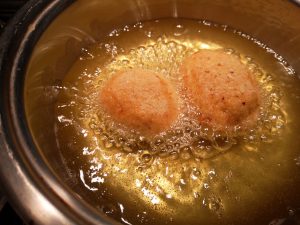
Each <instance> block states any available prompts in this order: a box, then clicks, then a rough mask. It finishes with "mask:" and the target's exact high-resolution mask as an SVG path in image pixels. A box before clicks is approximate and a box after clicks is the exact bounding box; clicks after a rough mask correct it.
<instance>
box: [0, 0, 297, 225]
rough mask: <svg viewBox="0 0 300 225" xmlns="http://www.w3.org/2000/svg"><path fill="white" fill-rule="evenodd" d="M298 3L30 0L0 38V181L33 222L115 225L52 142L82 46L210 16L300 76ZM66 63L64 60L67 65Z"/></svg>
mask: <svg viewBox="0 0 300 225" xmlns="http://www.w3.org/2000/svg"><path fill="white" fill-rule="evenodd" d="M297 4H299V1H282V0H255V1H254V0H253V1H242V0H230V1H223V0H214V1H211V0H160V1H157V0H101V1H100V0H89V1H86V0H77V1H74V0H39V1H37V0H32V1H30V2H28V3H27V4H26V6H25V7H24V8H23V9H22V10H21V11H20V12H19V13H18V14H17V15H16V17H15V18H14V19H13V20H12V21H11V23H10V25H9V26H8V27H7V29H6V31H5V32H4V34H3V35H2V37H1V40H0V73H1V77H0V85H1V87H0V91H1V95H0V99H1V100H0V103H1V105H0V116H1V120H0V146H1V151H0V178H1V183H2V184H3V187H2V188H3V191H4V192H5V195H6V196H7V198H8V200H9V201H10V202H11V203H12V204H13V206H14V207H15V208H16V210H17V211H18V212H19V213H20V214H21V215H22V217H23V218H24V220H25V221H26V222H27V223H28V224H114V223H115V222H114V221H112V220H111V219H109V218H107V217H106V216H104V215H103V214H101V212H99V211H97V210H96V209H94V208H93V207H92V206H91V205H90V204H88V203H87V202H85V201H84V199H83V198H82V197H81V196H80V193H81V190H80V187H78V186H76V181H74V179H73V178H72V177H71V175H70V174H68V173H67V170H66V168H65V167H64V163H63V158H62V157H61V156H60V154H59V151H57V146H56V144H55V140H54V131H53V129H52V127H53V121H54V118H53V116H54V114H53V104H54V102H55V98H56V96H55V95H53V96H51V97H50V98H49V95H48V96H47V97H45V96H46V95H47V90H49V88H50V89H51V88H53V87H54V86H55V82H56V80H59V79H62V78H63V76H64V74H65V72H66V71H67V70H68V68H69V67H70V65H71V64H72V63H73V62H74V60H75V59H76V58H77V57H78V54H79V52H80V48H82V47H84V46H85V45H88V44H90V43H93V42H96V41H97V40H98V39H100V38H101V37H102V36H103V35H104V34H105V33H107V32H108V31H110V30H112V29H113V28H114V27H116V26H118V27H119V26H122V25H125V24H132V23H135V22H137V21H143V20H151V19H158V18H166V17H183V18H191V19H207V20H210V21H214V22H217V23H222V24H227V25H230V26H232V27H234V28H237V29H239V30H242V31H244V32H245V33H248V34H250V35H251V36H253V37H255V38H257V39H259V40H261V41H262V42H263V43H266V44H267V45H269V46H270V47H271V48H272V49H274V50H275V51H276V52H278V53H279V54H281V55H282V56H283V57H284V58H285V59H287V61H288V62H289V63H290V64H291V66H292V67H293V68H294V69H295V70H296V71H300V7H298V6H297ZM62 59H64V60H63V63H62Z"/></svg>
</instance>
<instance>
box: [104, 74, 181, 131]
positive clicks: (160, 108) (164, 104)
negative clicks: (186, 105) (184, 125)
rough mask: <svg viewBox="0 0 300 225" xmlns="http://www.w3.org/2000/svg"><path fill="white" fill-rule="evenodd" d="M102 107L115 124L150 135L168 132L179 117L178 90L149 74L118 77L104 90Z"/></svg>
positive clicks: (166, 81)
mask: <svg viewBox="0 0 300 225" xmlns="http://www.w3.org/2000/svg"><path fill="white" fill-rule="evenodd" d="M100 103H101V105H102V106H103V108H104V110H105V111H106V112H107V113H108V114H109V115H111V117H112V118H113V119H114V120H115V121H117V122H119V123H122V124H124V125H126V126H128V127H130V128H134V129H136V130H138V131H140V132H142V133H144V134H148V135H153V134H156V133H159V132H161V131H164V130H166V129H168V128H169V127H170V126H171V124H172V123H173V122H174V120H175V119H176V118H177V116H178V102H177V97H176V92H175V90H174V88H173V87H172V85H171V84H170V82H169V81H168V80H166V79H164V78H163V77H162V76H160V75H158V74H156V73H154V72H151V71H148V70H142V69H131V70H126V71H120V72H118V73H116V74H115V75H114V76H113V77H112V78H111V79H109V80H108V81H107V82H106V83H105V85H104V87H103V88H102V89H101V92H100Z"/></svg>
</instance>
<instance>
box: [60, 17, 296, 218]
mask: <svg viewBox="0 0 300 225" xmlns="http://www.w3.org/2000/svg"><path fill="white" fill-rule="evenodd" d="M201 49H223V50H224V51H226V52H227V53H228V54H235V55H237V56H238V57H239V58H240V60H241V62H242V63H244V64H246V65H247V66H248V67H249V69H250V70H251V71H252V73H253V74H254V75H255V77H256V79H257V80H258V82H259V84H260V87H261V89H262V94H263V98H264V99H265V101H264V102H263V105H262V107H261V109H260V115H259V120H258V122H257V124H256V126H255V127H254V128H252V129H248V130H246V131H245V130H243V131H241V130H240V129H239V127H236V131H235V132H228V133H224V132H222V133H220V132H218V131H215V130H212V129H211V128H209V127H206V126H200V125H199V124H198V122H197V121H196V120H194V119H193V118H192V117H191V116H190V115H191V114H195V113H197V112H196V111H195V109H194V108H193V107H192V106H190V105H188V104H186V103H185V102H187V101H186V99H185V98H186V97H185V96H184V95H182V93H181V91H180V90H181V87H180V85H178V86H177V91H178V93H179V94H180V95H181V97H182V99H183V101H182V103H181V109H182V110H181V112H182V113H181V114H180V116H179V119H178V121H177V122H176V124H174V125H173V126H172V127H171V128H170V129H169V130H168V131H166V132H162V133H161V134H158V135H156V136H155V137H151V138H149V137H144V136H142V135H141V134H139V133H138V132H136V131H135V130H131V129H128V128H126V127H124V126H123V125H122V124H117V123H115V122H114V121H113V120H112V119H111V118H110V117H109V116H108V115H106V114H105V113H103V111H102V109H101V105H99V102H98V95H99V90H100V89H101V87H102V85H103V83H104V82H105V81H106V80H107V79H109V78H110V77H111V76H113V75H114V73H115V72H117V71H119V70H123V69H126V68H144V69H150V70H153V71H156V72H158V73H160V74H162V75H164V76H165V77H167V78H168V79H170V80H171V81H172V82H173V83H174V84H178V83H180V81H181V76H180V73H179V67H180V65H181V63H182V61H183V59H184V58H185V57H186V56H188V55H190V54H192V53H194V52H196V51H198V50H201ZM279 59H280V60H279ZM286 77H290V80H289V79H286ZM283 80H285V81H284V82H285V83H283V84H282V83H281V82H282V81H283ZM286 80H287V81H286ZM294 80H295V74H294V71H293V69H292V68H291V67H289V66H288V64H287V63H286V62H285V61H284V60H283V59H282V58H281V57H279V55H277V54H276V53H275V52H274V51H272V50H271V49H269V48H268V47H267V46H265V45H263V44H262V43H260V42H259V41H257V40H255V39H254V38H251V37H250V36H249V35H246V34H244V33H242V32H240V31H236V30H234V29H231V28H228V27H227V26H225V25H218V24H214V23H210V22H207V21H193V20H184V19H165V20H156V21H149V22H145V23H137V24H134V25H131V26H129V25H128V26H125V27H123V28H119V29H115V30H113V31H112V32H111V33H109V34H108V35H107V37H106V38H104V39H103V40H102V41H101V42H100V43H98V44H96V45H93V46H90V47H89V48H86V49H83V50H82V54H81V56H80V58H79V59H78V61H77V62H76V63H75V64H74V65H73V67H72V68H71V69H70V71H69V73H68V74H67V76H66V78H65V80H64V81H63V87H62V88H61V89H60V90H61V92H60V95H59V99H58V102H57V105H56V113H57V118H58V120H57V124H56V130H57V132H56V134H57V142H58V143H59V145H60V147H61V152H62V154H63V155H64V157H65V158H66V161H67V163H68V167H70V169H71V170H73V171H74V173H77V174H79V179H80V180H81V182H82V185H84V186H85V188H86V191H87V193H88V194H86V196H89V197H88V198H87V201H88V202H90V203H91V204H93V205H94V206H98V208H99V209H100V210H102V211H104V212H105V213H106V214H108V215H110V216H112V217H114V218H116V219H117V220H119V221H121V222H123V223H127V224H169V223H171V224H182V223H183V222H185V223H187V224H230V223H238V224H253V223H254V222H252V223H251V221H256V222H257V221H261V222H258V223H255V224H259V223H262V221H263V220H266V221H267V220H268V219H269V220H271V219H273V218H272V217H273V214H274V212H275V211H276V210H277V209H274V210H270V209H268V207H267V206H265V205H263V204H260V203H261V202H266V203H265V204H270V205H272V203H273V202H274V201H276V198H274V196H273V195H275V194H276V193H277V192H278V191H280V190H281V188H282V185H284V184H283V182H284V180H285V178H286V176H288V174H289V173H290V172H291V171H290V170H292V169H291V168H293V165H294V164H293V165H292V163H293V162H290V163H291V165H290V164H286V165H282V164H283V162H286V161H287V159H288V158H289V157H291V155H293V154H291V152H293V149H288V148H289V147H288V146H289V144H288V143H287V140H289V139H287V137H288V135H291V130H293V129H295V127H292V126H291V125H290V123H291V122H290V121H291V120H292V118H290V114H291V113H290V111H289V110H292V109H291V107H288V106H289V105H290V104H291V102H292V101H297V100H295V99H294V100H293V99H291V98H289V93H287V90H286V88H287V86H288V85H291V84H292V83H293V82H294ZM297 82H298V81H297ZM298 90H299V89H298ZM299 94H300V91H299V92H296V95H297V96H299ZM298 124H299V122H298ZM293 131H295V130H293ZM294 143H296V142H294ZM278 162H279V163H278ZM278 164H281V167H280V166H278ZM266 191H267V192H268V193H266ZM91 193H92V194H91ZM83 195H84V193H83ZM91 196H92V197H91ZM104 200H105V201H104ZM278 207H279V206H278ZM279 208H280V207H279ZM249 210H252V213H253V215H252V214H251V211H250V212H249ZM256 210H260V212H264V213H265V215H267V216H265V217H264V218H263V219H262V218H261V217H260V216H259V215H258V214H255V212H256ZM276 212H277V211H276ZM272 213H273V214H272ZM237 214H238V215H239V216H240V217H236V215H237ZM254 214H255V215H254ZM274 215H275V214H274Z"/></svg>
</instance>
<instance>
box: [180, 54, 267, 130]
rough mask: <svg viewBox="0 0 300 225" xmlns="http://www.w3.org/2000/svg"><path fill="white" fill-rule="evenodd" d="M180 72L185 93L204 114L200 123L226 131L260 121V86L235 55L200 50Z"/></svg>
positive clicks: (186, 62)
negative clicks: (258, 114)
mask: <svg viewBox="0 0 300 225" xmlns="http://www.w3.org/2000/svg"><path fill="white" fill-rule="evenodd" d="M181 73H182V74H183V85H184V88H185V90H186V93H187V94H188V96H189V97H190V98H191V101H192V103H193V104H195V106H196V107H197V108H198V109H199V111H200V112H201V116H199V121H200V123H207V124H209V125H211V126H213V127H215V128H218V129H224V128H226V127H227V128H228V127H229V128H230V127H233V126H235V125H241V124H248V125H250V124H253V122H254V121H255V120H256V119H257V113H258V108H259V106H260V101H261V100H260V90H259V85H258V83H257V81H256V80H255V79H254V78H253V76H252V74H251V73H250V71H249V69H248V68H247V67H246V66H245V65H243V64H242V63H241V62H240V60H239V59H238V58H237V57H236V56H234V55H229V54H226V53H225V52H224V51H222V50H201V51H199V52H196V53H194V54H193V55H191V56H189V57H187V58H186V59H185V60H184V62H183V64H182V67H181Z"/></svg>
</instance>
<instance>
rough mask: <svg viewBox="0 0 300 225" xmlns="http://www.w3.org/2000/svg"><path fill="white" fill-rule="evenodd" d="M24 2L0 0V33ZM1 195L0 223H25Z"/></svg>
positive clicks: (2, 224)
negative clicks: (4, 201) (3, 201)
mask: <svg viewBox="0 0 300 225" xmlns="http://www.w3.org/2000/svg"><path fill="white" fill-rule="evenodd" d="M26 2H27V0H19V1H14V0H5V1H4V0H0V35H1V33H2V31H3V29H4V28H5V26H6V24H7V23H8V22H9V20H10V19H11V17H13V15H14V14H15V13H16V11H18V9H20V8H21V7H22V6H23V5H24V4H25V3H26ZM0 189H1V183H0ZM1 197H2V196H1V194H0V225H24V224H25V223H23V222H22V220H21V219H20V217H19V216H18V215H17V214H16V213H15V211H14V210H13V208H12V207H11V206H10V205H9V204H8V203H5V204H4V206H3V204H2V198H1ZM2 206H3V207H2Z"/></svg>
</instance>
